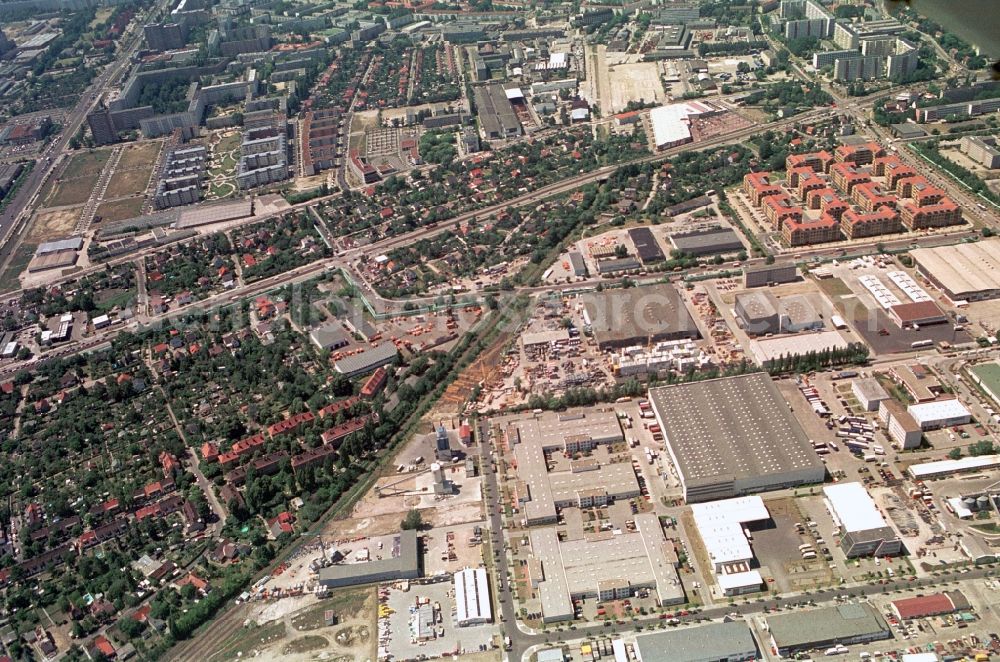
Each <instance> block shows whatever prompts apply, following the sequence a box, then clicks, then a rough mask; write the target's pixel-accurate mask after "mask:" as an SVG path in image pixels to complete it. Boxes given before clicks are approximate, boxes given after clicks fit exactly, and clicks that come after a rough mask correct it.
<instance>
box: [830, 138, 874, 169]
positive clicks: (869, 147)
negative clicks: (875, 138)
mask: <svg viewBox="0 0 1000 662" xmlns="http://www.w3.org/2000/svg"><path fill="white" fill-rule="evenodd" d="M883 154H885V150H884V149H882V146H881V145H879V144H878V143H877V142H869V143H862V144H861V145H841V146H840V147H838V148H837V149H835V150H834V151H833V156H834V158H835V159H836V160H837V163H853V164H854V165H858V166H863V165H868V164H869V163H871V162H872V161H874V160H875V159H876V157H879V156H882V155H883Z"/></svg>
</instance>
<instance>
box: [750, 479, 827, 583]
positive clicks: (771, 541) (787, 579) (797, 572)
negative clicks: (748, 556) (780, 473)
mask: <svg viewBox="0 0 1000 662" xmlns="http://www.w3.org/2000/svg"><path fill="white" fill-rule="evenodd" d="M799 503H800V500H793V499H788V498H784V499H776V500H774V501H768V502H767V509H768V512H770V513H771V519H773V520H774V524H775V526H774V527H769V528H764V529H760V530H755V531H753V532H752V534H753V549H754V554H755V555H756V557H757V559H758V561H760V565H761V567H762V568H764V569H765V570H766V572H763V573H761V574H764V575H766V576H770V577H771V578H773V579H774V582H773V585H771V583H770V582H769V586H768V588H776V589H777V590H778V591H780V592H782V593H785V592H788V591H801V590H804V589H807V588H813V587H816V586H820V585H823V584H827V583H829V582H830V581H831V578H832V574H831V573H830V571H829V568H827V567H826V565H827V562H826V561H825V560H824V559H823V556H822V554H819V555H818V557H817V558H816V559H812V560H805V559H803V558H802V552H801V551H800V550H799V545H803V544H806V543H809V544H812V545H813V548H814V550H815V551H816V552H817V553H819V551H820V547H821V545H819V544H818V543H815V538H813V537H811V536H808V535H799V534H798V533H797V532H796V529H795V525H796V524H802V523H803V521H804V519H803V517H802V514H801V513H799V506H798V504H799ZM814 543H815V544H814Z"/></svg>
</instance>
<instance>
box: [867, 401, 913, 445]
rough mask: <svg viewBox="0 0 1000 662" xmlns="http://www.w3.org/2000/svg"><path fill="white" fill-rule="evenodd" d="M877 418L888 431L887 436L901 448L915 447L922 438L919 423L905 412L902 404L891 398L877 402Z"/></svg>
mask: <svg viewBox="0 0 1000 662" xmlns="http://www.w3.org/2000/svg"><path fill="white" fill-rule="evenodd" d="M878 418H879V420H880V421H882V423H884V424H885V426H886V429H887V430H888V431H889V438H890V439H892V440H893V441H894V442H896V443H897V444H899V447H900V448H901V449H903V450H909V449H911V448H916V447H917V446H919V445H920V440H921V439H923V438H924V432H923V430H922V429H921V428H920V425H919V424H918V423H917V422H916V421H915V420H913V417H912V416H910V415H909V414H908V413H907V412H906V409H904V408H903V405H901V404H899V403H898V402H897V401H895V400H893V399H891V398H890V399H886V400H883V401H882V402H880V403H879V405H878Z"/></svg>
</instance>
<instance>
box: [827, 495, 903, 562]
mask: <svg viewBox="0 0 1000 662" xmlns="http://www.w3.org/2000/svg"><path fill="white" fill-rule="evenodd" d="M823 494H824V496H825V499H824V501H825V502H826V506H827V510H829V511H830V515H831V516H832V517H833V521H834V524H836V525H837V526H838V527H839V528H840V536H841V540H840V547H841V549H843V550H844V554H846V555H847V558H855V557H858V556H894V555H896V554H899V553H900V552H901V551H902V550H903V543H902V541H901V540H900V539H899V536H898V535H896V531H895V530H894V529H893V528H892V527H891V526H889V525H888V524H887V523H886V521H885V518H884V517H882V513H880V512H879V510H878V507H877V506H876V505H875V502H874V501H873V500H872V498H871V495H869V494H868V490H866V489H865V486H864V485H862V484H861V483H837V484H836V485H827V486H826V487H824V488H823Z"/></svg>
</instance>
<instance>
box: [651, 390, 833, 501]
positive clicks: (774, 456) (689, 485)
mask: <svg viewBox="0 0 1000 662" xmlns="http://www.w3.org/2000/svg"><path fill="white" fill-rule="evenodd" d="M649 399H650V403H651V404H652V407H653V412H654V413H655V414H656V418H657V421H658V422H659V424H660V427H661V429H662V430H663V434H664V436H665V437H666V446H667V450H668V451H669V453H670V457H671V459H672V460H673V463H674V466H675V467H677V473H678V475H679V476H680V480H681V484H682V486H683V488H684V498H685V499H686V500H687V501H688V503H697V502H700V501H711V500H713V499H725V498H729V497H734V496H740V495H743V494H750V493H753V492H762V491H765V490H775V489H781V488H785V487H794V486H796V485H803V484H808V483H822V482H823V479H824V477H825V475H826V470H825V468H824V466H823V463H822V462H820V460H819V458H818V457H817V455H816V452H815V451H814V450H813V447H812V444H811V443H809V439H808V438H807V437H806V433H805V431H804V430H803V429H802V426H801V425H799V422H798V421H797V420H795V417H794V416H793V415H792V412H791V410H790V409H789V406H788V403H787V402H785V400H784V398H783V397H782V396H781V393H779V392H778V388H777V387H776V386H775V384H774V382H773V381H772V379H771V377H769V376H768V375H767V374H765V373H753V374H749V375H740V376H736V377H725V378H721V379H710V380H706V381H703V382H695V383H690V384H678V385H675V386H664V387H659V388H653V389H650V391H649Z"/></svg>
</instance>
